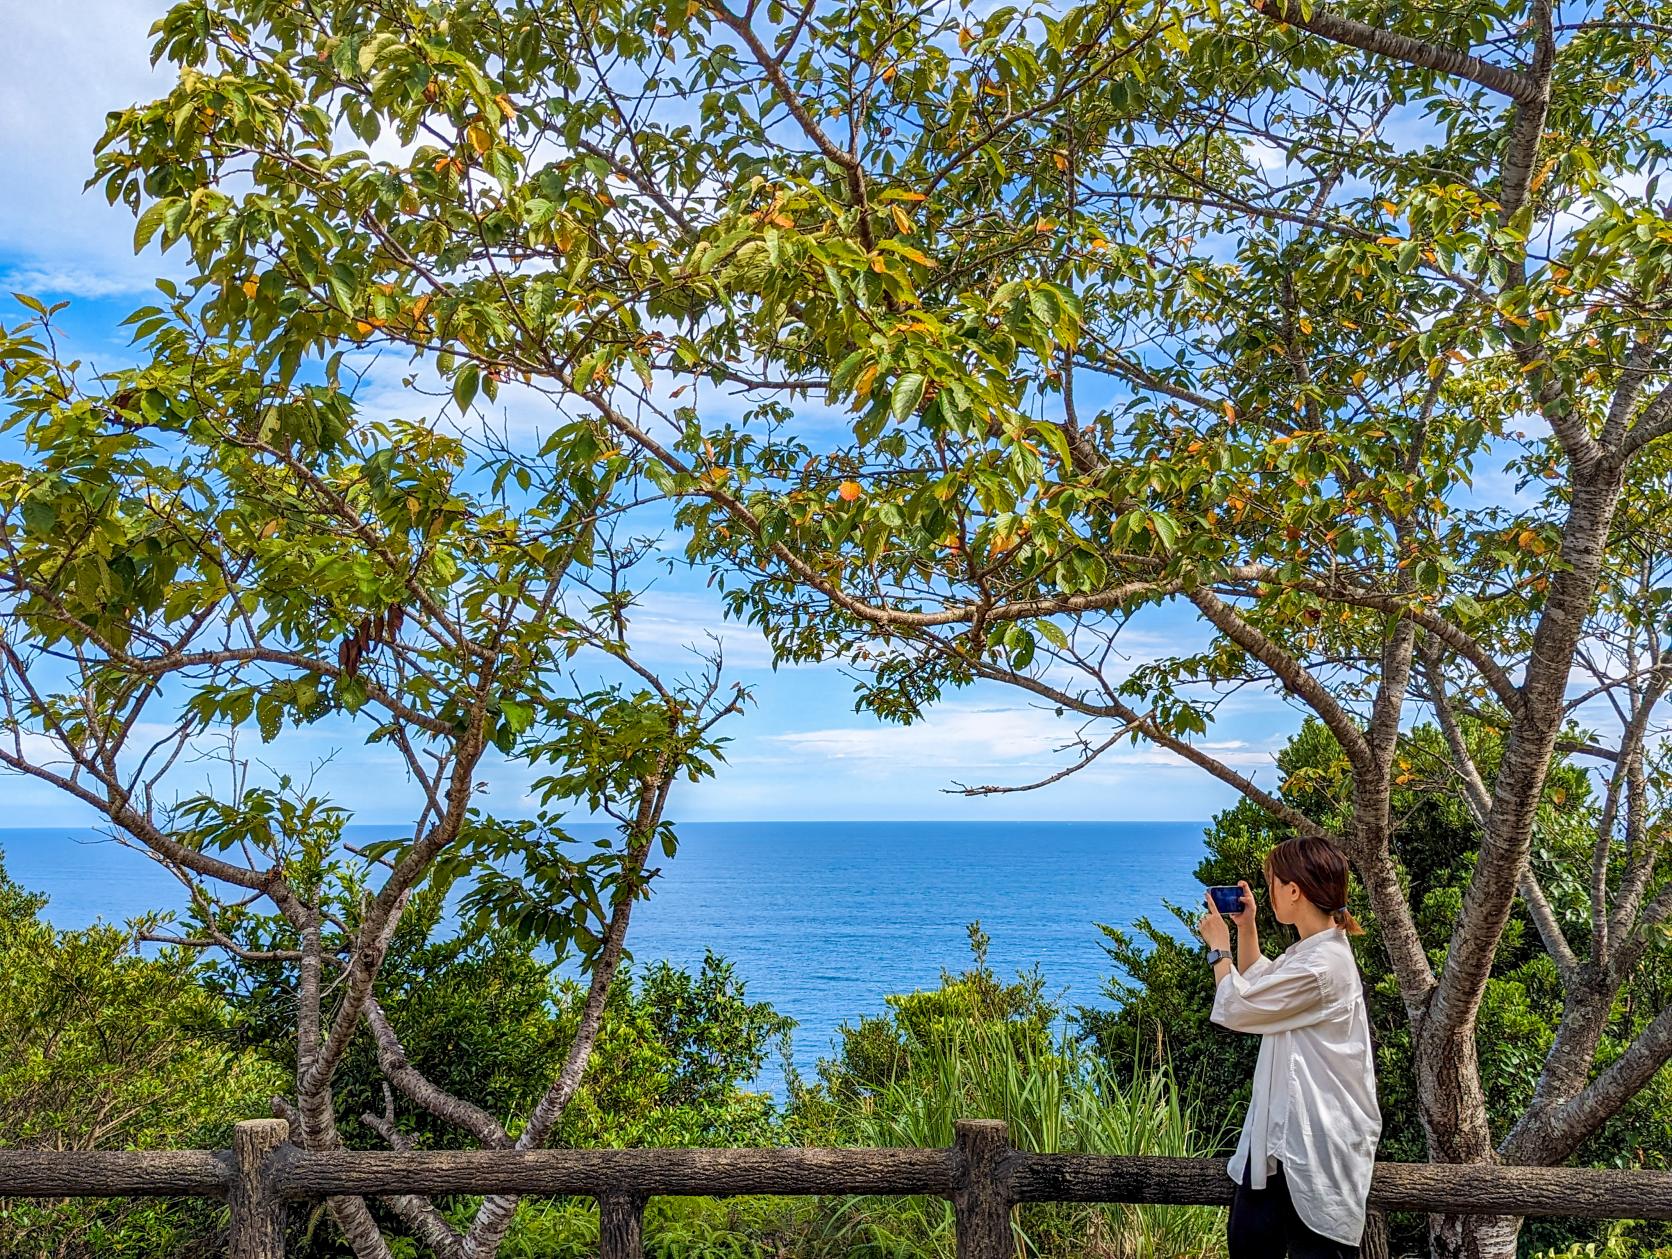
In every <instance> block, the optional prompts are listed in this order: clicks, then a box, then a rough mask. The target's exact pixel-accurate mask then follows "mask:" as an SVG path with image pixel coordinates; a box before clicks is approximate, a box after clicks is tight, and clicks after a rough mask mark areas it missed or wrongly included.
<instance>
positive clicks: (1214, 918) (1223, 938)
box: [1196, 894, 1231, 951]
mask: <svg viewBox="0 0 1672 1259" xmlns="http://www.w3.org/2000/svg"><path fill="white" fill-rule="evenodd" d="M1203 899H1204V900H1206V901H1207V903H1208V912H1207V913H1205V914H1203V915H1202V921H1201V922H1199V923H1197V924H1196V930H1197V931H1199V932H1200V933H1201V936H1202V940H1203V941H1204V942H1205V943H1206V944H1207V946H1208V948H1210V949H1225V950H1227V951H1229V949H1230V947H1231V927H1230V924H1229V923H1227V922H1226V921H1225V919H1224V918H1222V917H1221V916H1220V913H1219V909H1218V907H1217V906H1216V905H1215V904H1214V903H1213V896H1212V895H1211V894H1209V895H1206V896H1204V897H1203Z"/></svg>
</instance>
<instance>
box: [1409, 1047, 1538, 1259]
mask: <svg viewBox="0 0 1672 1259" xmlns="http://www.w3.org/2000/svg"><path fill="white" fill-rule="evenodd" d="M1426 1030H1427V1029H1424V1031H1426ZM1434 1042H1435V1038H1434V1037H1433V1036H1431V1035H1423V1034H1420V1033H1419V1035H1418V1037H1417V1052H1416V1074H1417V1096H1418V1098H1419V1099H1420V1102H1419V1105H1420V1106H1421V1110H1422V1126H1423V1129H1424V1131H1425V1133H1426V1134H1427V1138H1428V1157H1429V1159H1430V1160H1431V1161H1433V1162H1436V1163H1495V1162H1497V1152H1496V1151H1495V1150H1494V1149H1493V1145H1492V1131H1491V1128H1490V1126H1489V1125H1488V1123H1487V1119H1486V1096H1485V1094H1484V1092H1483V1091H1482V1089H1481V1084H1480V1071H1479V1063H1478V1062H1477V1060H1476V1057H1475V1052H1474V1036H1473V1026H1472V1025H1471V1027H1470V1029H1469V1034H1468V1035H1467V1036H1457V1037H1455V1038H1448V1040H1447V1041H1446V1042H1444V1043H1441V1044H1435V1043H1434ZM1520 1227H1521V1222H1520V1220H1519V1219H1518V1218H1516V1217H1515V1216H1496V1215H1494V1216H1468V1215H1433V1216H1430V1217H1429V1220H1428V1242H1429V1249H1430V1252H1431V1254H1432V1256H1433V1259H1515V1239H1516V1235H1517V1234H1518V1233H1519V1232H1520Z"/></svg>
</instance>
